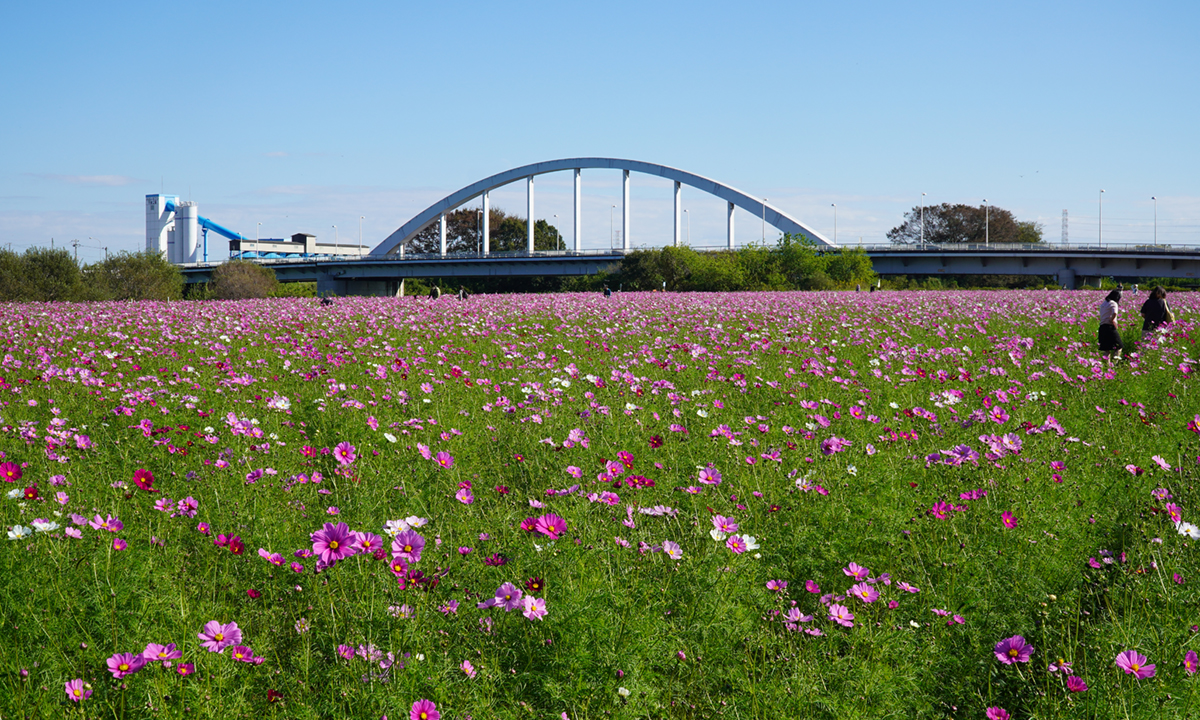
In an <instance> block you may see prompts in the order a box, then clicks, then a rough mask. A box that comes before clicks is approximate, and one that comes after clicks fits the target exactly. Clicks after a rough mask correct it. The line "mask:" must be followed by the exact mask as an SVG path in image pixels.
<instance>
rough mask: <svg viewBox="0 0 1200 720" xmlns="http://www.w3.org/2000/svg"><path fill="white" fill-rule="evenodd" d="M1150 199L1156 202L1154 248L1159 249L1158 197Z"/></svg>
mask: <svg viewBox="0 0 1200 720" xmlns="http://www.w3.org/2000/svg"><path fill="white" fill-rule="evenodd" d="M1150 199H1151V200H1153V201H1154V247H1158V196H1157V195H1155V196H1154V197H1152V198H1150Z"/></svg>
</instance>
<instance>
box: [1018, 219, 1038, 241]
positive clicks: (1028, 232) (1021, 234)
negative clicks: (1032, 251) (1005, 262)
mask: <svg viewBox="0 0 1200 720" xmlns="http://www.w3.org/2000/svg"><path fill="white" fill-rule="evenodd" d="M1042 230H1043V227H1042V224H1041V223H1040V222H1038V221H1036V220H1022V221H1020V222H1018V223H1017V242H1019V243H1026V244H1030V245H1032V244H1034V243H1040V242H1042Z"/></svg>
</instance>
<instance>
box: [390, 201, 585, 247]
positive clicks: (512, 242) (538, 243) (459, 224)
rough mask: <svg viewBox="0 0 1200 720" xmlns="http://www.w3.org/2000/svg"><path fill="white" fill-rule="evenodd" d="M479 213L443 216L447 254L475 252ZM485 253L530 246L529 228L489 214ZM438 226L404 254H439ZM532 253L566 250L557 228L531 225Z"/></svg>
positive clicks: (479, 234)
mask: <svg viewBox="0 0 1200 720" xmlns="http://www.w3.org/2000/svg"><path fill="white" fill-rule="evenodd" d="M481 217H482V211H480V210H477V209H475V208H463V209H460V210H455V211H453V212H449V213H446V252H447V253H462V252H477V251H478V250H479V249H480V248H481V245H480V242H481V241H480V238H481V237H482V232H483V230H482V227H481V225H480V220H481ZM488 218H489V220H488V249H489V251H491V252H514V251H521V250H525V249H526V248H527V247H528V246H529V228H528V226H527V225H526V224H525V218H522V217H517V216H516V215H509V214H508V213H506V212H504V211H503V210H501V209H499V208H490V209H489V210H488ZM440 233H441V226H440V224H439V223H438V222H436V221H435V222H433V223H432V224H431V225H429V226H428V227H426V228H425V229H424V230H422V231H421V232H419V233H417V235H416V236H415V237H414V238H413V239H412V240H411V241H409V244H408V247H407V248H406V249H405V252H408V253H437V252H440V250H441V236H440ZM533 249H534V250H566V249H567V245H566V243H565V242H563V239H562V235H561V234H560V233H559V232H558V228H556V227H554V226H553V225H551V224H550V223H548V222H546V221H545V220H538V221H536V222H535V223H534V224H533Z"/></svg>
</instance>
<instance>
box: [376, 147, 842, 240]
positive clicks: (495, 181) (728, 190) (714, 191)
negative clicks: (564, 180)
mask: <svg viewBox="0 0 1200 720" xmlns="http://www.w3.org/2000/svg"><path fill="white" fill-rule="evenodd" d="M597 168H599V169H608V170H621V171H622V177H623V180H622V190H621V198H622V203H621V243H622V248H623V249H625V250H628V249H629V215H630V212H629V209H630V207H629V173H631V172H638V173H643V174H646V175H656V176H658V177H662V178H666V179H667V180H673V181H674V182H675V245H679V240H680V228H681V225H680V214H681V210H682V196H681V190H682V187H683V186H684V185H687V186H689V187H694V188H696V189H698V190H703V191H704V192H706V193H708V194H710V195H713V196H715V197H718V198H721V199H722V200H724V201H726V202H727V203H728V208H727V213H726V218H727V242H728V246H729V247H730V248H733V246H734V232H733V210H734V208H735V207H740V208H742V209H743V210H745V211H747V212H749V213H751V214H752V215H754V216H756V217H761V218H762V219H763V221H764V222H767V223H770V224H771V226H772V227H775V228H778V229H779V230H782V231H783V232H786V233H794V234H798V235H804V236H806V237H808V238H809V239H811V240H812V241H813V242H815V243H817V244H819V245H825V246H829V247H833V244H832V243H830V242H829V240H828V239H827V238H825V236H824V235H822V234H821V233H819V232H817V231H816V230H813V229H812V228H810V227H808V226H807V225H805V224H803V223H801V222H800V221H799V220H796V219H795V218H793V217H791V216H790V215H788V214H787V213H785V212H783V211H782V210H780V209H779V208H776V207H773V206H771V205H770V204H769V203H767V202H766V200H765V199H763V198H756V197H753V196H750V195H747V194H746V193H744V192H742V191H740V190H737V189H736V188H733V187H730V186H728V185H725V184H724V183H719V182H717V181H716V180H710V179H708V178H706V177H703V176H700V175H696V174H694V173H690V172H687V171H685V170H679V169H676V168H673V167H667V166H666V165H658V164H656V163H649V162H642V161H640V160H622V159H619V158H566V159H563V160H549V161H546V162H539V163H533V164H532V165H523V166H521V167H518V168H513V169H511V170H506V171H504V172H502V173H497V174H496V175H492V176H491V177H487V178H484V179H483V180H480V181H479V182H476V183H472V184H470V185H468V186H466V187H464V188H463V189H461V190H458V191H457V192H454V193H451V194H450V195H447V196H446V197H444V198H442V199H441V200H439V201H438V202H436V203H434V204H433V205H430V206H429V207H428V208H426V209H425V210H423V211H421V212H420V213H418V214H417V216H416V217H414V218H413V219H412V220H409V221H408V222H406V223H404V225H402V226H401V227H400V229H398V230H396V231H395V232H394V233H392V234H391V235H389V236H388V237H387V239H386V240H384V241H383V242H381V243H379V245H377V246H375V248H373V249H372V250H371V253H370V254H371V255H372V256H374V257H380V256H386V255H394V254H399V255H401V256H403V255H404V250H405V247H406V246H407V245H408V243H409V242H411V241H412V239H413V238H414V237H416V236H417V234H418V233H420V232H421V231H422V230H424V229H425V228H427V227H429V226H430V225H432V224H433V223H435V222H436V223H439V228H440V238H441V243H440V248H441V253H440V254H442V255H445V254H446V214H447V213H449V212H451V211H453V210H454V209H455V208H458V207H460V206H461V205H463V204H464V203H467V202H469V201H471V200H473V199H475V198H477V197H480V196H482V198H483V218H482V219H483V227H482V231H481V234H482V241H483V253H484V254H485V255H486V254H488V253H489V252H490V247H489V243H490V228H489V224H490V223H489V217H488V211H489V209H490V205H489V193H490V192H491V191H492V190H495V189H496V188H498V187H502V186H504V185H508V184H509V183H513V182H516V181H518V180H521V179H524V180H525V181H526V187H527V190H528V203H529V207H528V215H527V216H526V221H527V225H528V251H529V252H530V253H531V254H532V253H533V252H534V250H533V230H534V222H535V220H534V178H535V177H536V176H538V175H544V174H546V173H552V172H561V171H565V170H571V171H573V174H574V176H575V203H574V205H575V222H574V230H575V233H574V250H575V251H576V252H579V251H580V250H581V236H582V185H581V179H580V178H581V174H582V171H583V170H585V169H588V170H590V169H597Z"/></svg>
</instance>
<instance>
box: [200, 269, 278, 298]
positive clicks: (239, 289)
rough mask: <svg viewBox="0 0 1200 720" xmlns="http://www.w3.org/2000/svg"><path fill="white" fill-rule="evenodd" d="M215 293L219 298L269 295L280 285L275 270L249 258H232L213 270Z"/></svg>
mask: <svg viewBox="0 0 1200 720" xmlns="http://www.w3.org/2000/svg"><path fill="white" fill-rule="evenodd" d="M212 285H213V295H214V296H215V297H216V299H218V300H246V299H250V298H265V297H268V296H269V295H270V294H271V293H272V292H274V291H275V289H276V288H277V287H278V285H279V282H278V281H277V280H276V279H275V271H274V270H272V269H271V268H269V267H263V266H262V265H259V264H257V263H252V262H249V261H247V260H230V261H229V262H225V263H222V264H221V265H219V266H217V268H216V269H215V270H213V280H212Z"/></svg>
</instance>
